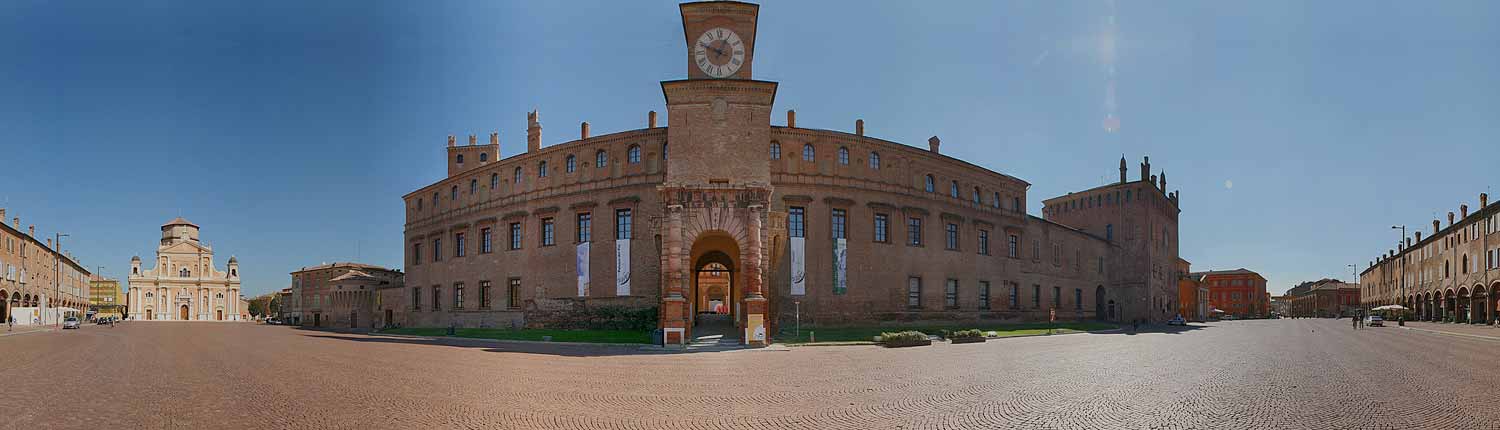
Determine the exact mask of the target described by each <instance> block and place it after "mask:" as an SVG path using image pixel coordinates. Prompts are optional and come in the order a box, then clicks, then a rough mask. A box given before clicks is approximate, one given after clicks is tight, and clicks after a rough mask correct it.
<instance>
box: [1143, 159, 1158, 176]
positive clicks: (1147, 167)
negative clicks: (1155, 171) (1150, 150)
mask: <svg viewBox="0 0 1500 430" xmlns="http://www.w3.org/2000/svg"><path fill="white" fill-rule="evenodd" d="M1147 179H1151V182H1156V180H1155V179H1152V178H1151V156H1149V155H1148V156H1146V161H1142V162H1141V180H1142V181H1144V180H1147Z"/></svg>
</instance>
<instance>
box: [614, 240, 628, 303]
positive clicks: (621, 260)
mask: <svg viewBox="0 0 1500 430" xmlns="http://www.w3.org/2000/svg"><path fill="white" fill-rule="evenodd" d="M615 295H617V296H628V295H630V239H617V240H615Z"/></svg>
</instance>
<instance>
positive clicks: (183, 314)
mask: <svg viewBox="0 0 1500 430" xmlns="http://www.w3.org/2000/svg"><path fill="white" fill-rule="evenodd" d="M177 314H178V315H179V318H180V319H182V320H183V321H187V320H188V306H187V305H182V308H181V309H179V311H178V312H177Z"/></svg>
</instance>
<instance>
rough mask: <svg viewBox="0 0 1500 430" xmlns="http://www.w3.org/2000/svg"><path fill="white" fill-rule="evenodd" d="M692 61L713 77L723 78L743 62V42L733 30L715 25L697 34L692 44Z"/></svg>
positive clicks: (736, 69) (737, 69)
mask: <svg viewBox="0 0 1500 430" xmlns="http://www.w3.org/2000/svg"><path fill="white" fill-rule="evenodd" d="M693 62H695V63H698V69H699V70H703V73H706V74H708V76H711V77H715V78H725V77H729V76H730V75H733V74H734V72H738V71H739V70H740V66H741V65H743V64H745V42H744V41H741V40H740V35H738V34H734V31H733V30H730V29H727V28H723V27H715V28H711V29H709V30H708V31H705V32H703V35H702V36H698V41H697V43H695V44H693Z"/></svg>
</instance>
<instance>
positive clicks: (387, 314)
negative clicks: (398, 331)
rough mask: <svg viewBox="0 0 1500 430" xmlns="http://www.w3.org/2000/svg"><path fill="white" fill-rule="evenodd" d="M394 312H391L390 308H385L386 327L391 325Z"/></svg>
mask: <svg viewBox="0 0 1500 430" xmlns="http://www.w3.org/2000/svg"><path fill="white" fill-rule="evenodd" d="M392 314H393V312H391V310H390V309H386V310H385V326H386V327H391V316H392Z"/></svg>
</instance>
